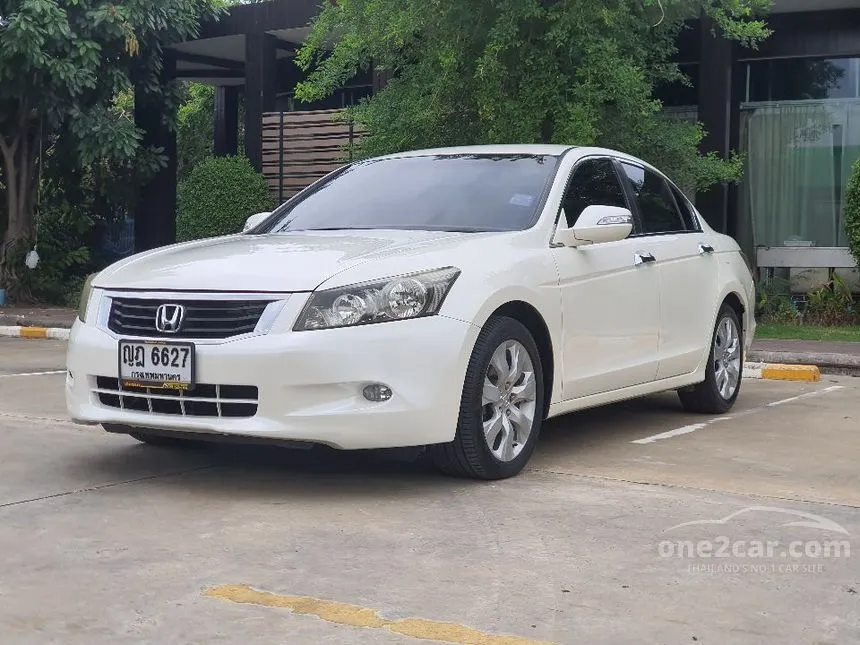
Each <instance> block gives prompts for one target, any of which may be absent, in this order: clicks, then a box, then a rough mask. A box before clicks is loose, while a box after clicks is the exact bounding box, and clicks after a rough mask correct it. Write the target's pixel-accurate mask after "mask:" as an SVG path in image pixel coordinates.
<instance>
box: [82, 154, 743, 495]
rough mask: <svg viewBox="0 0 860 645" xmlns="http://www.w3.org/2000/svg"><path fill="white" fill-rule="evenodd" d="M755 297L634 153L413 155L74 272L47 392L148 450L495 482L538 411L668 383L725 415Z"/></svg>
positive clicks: (735, 251)
mask: <svg viewBox="0 0 860 645" xmlns="http://www.w3.org/2000/svg"><path fill="white" fill-rule="evenodd" d="M753 303H754V288H753V280H752V276H751V274H750V268H749V266H748V264H747V261H746V259H745V257H744V256H743V254H742V252H741V250H740V248H739V247H738V245H737V244H736V243H735V241H734V240H733V239H731V238H730V237H727V236H725V235H721V234H719V233H717V232H715V231H714V230H712V229H711V228H710V227H709V226H708V224H707V222H706V221H705V220H704V219H703V218H702V216H701V215H700V213H699V212H698V211H697V210H696V208H695V207H694V206H693V204H692V203H691V202H690V200H689V199H687V197H685V196H684V194H683V193H682V191H680V190H679V189H678V187H677V186H676V185H675V184H674V183H673V182H672V181H671V180H670V179H669V178H667V177H666V176H665V175H664V174H663V173H661V172H660V171H659V170H658V169H656V168H654V167H652V166H651V165H649V164H648V163H645V162H643V161H642V160H640V159H637V158H634V157H632V156H629V155H626V154H623V153H621V152H616V151H613V150H606V149H600V148H581V147H568V146H545V145H525V146H477V147H462V148H451V149H438V150H423V151H413V152H408V153H402V154H395V155H391V156H385V157H380V158H374V159H369V160H363V161H359V162H356V163H352V164H349V165H346V166H344V167H342V168H340V169H338V170H336V171H334V172H333V173H331V174H329V175H327V176H326V177H324V178H322V179H320V180H319V181H317V182H316V183H314V184H313V185H311V186H309V187H308V188H306V189H305V190H303V191H302V192H300V193H299V194H297V195H296V196H295V197H293V198H292V199H290V200H289V201H287V202H285V203H284V204H282V205H281V206H280V207H279V208H277V209H276V210H275V211H274V212H271V213H260V214H257V215H254V216H252V217H251V218H250V219H249V220H248V222H247V224H246V227H245V230H244V231H243V232H242V233H239V234H235V235H229V236H226V237H219V238H213V239H205V240H198V241H194V242H190V243H184V244H177V245H172V246H167V247H164V248H160V249H156V250H153V251H149V252H146V253H141V254H138V255H134V256H132V257H130V258H127V259H124V260H121V261H119V262H117V263H116V264H114V265H112V266H110V267H108V268H107V269H105V270H104V271H102V272H101V273H98V274H97V275H95V276H93V277H92V278H91V279H90V280H89V281H88V283H87V286H86V288H85V290H84V293H83V296H82V299H81V306H80V312H79V316H78V319H77V320H76V322H75V324H74V327H73V329H72V332H71V339H70V342H69V349H68V374H67V379H66V386H65V387H66V400H67V404H68V410H69V413H70V416H71V417H72V418H73V419H74V420H75V421H76V422H79V423H84V424H101V425H102V426H103V427H104V428H105V429H106V430H107V431H109V432H112V433H124V434H129V435H131V436H133V437H135V438H136V439H138V440H140V441H143V442H148V443H157V444H165V443H173V444H177V443H182V442H185V441H199V440H221V441H223V440H226V441H235V442H258V441H270V442H274V443H277V444H284V445H294V446H297V447H298V446H301V447H307V446H313V445H326V446H330V447H333V448H337V449H343V450H356V449H376V448H394V447H418V448H421V449H424V452H425V454H427V455H429V457H430V458H431V459H432V460H433V461H434V462H435V463H436V464H437V465H438V466H439V468H440V469H441V470H443V471H444V472H447V473H449V474H452V475H457V476H465V477H472V478H477V479H501V478H506V477H511V476H514V475H516V474H517V473H519V472H520V471H521V470H522V469H523V467H524V465H525V464H526V463H527V462H528V461H529V458H530V457H531V455H532V453H533V452H534V450H535V446H536V445H537V443H538V440H539V437H540V433H541V427H542V425H543V423H544V422H545V421H546V420H547V419H549V418H551V417H557V416H559V415H563V414H567V413H570V412H573V411H576V410H582V409H584V408H590V407H594V406H599V405H604V404H608V403H612V402H615V401H621V400H624V399H631V398H634V397H641V396H644V395H648V394H651V393H655V392H661V391H672V390H674V391H677V393H678V396H679V397H680V402H681V404H683V408H685V409H686V410H688V411H692V412H696V413H704V414H721V413H725V412H726V411H728V410H729V409H730V408H732V406H733V405H734V403H735V401H736V399H737V397H738V394H739V392H740V389H741V383H742V380H741V376H742V365H743V359H744V355H745V352H746V351H747V350H748V348H749V345H750V342H751V340H752V337H753V335H754V331H755V321H754V318H753Z"/></svg>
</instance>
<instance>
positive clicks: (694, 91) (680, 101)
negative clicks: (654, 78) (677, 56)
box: [655, 63, 699, 107]
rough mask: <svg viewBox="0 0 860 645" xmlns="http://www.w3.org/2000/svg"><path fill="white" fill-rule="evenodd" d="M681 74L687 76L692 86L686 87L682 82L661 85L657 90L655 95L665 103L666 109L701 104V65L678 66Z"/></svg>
mask: <svg viewBox="0 0 860 645" xmlns="http://www.w3.org/2000/svg"><path fill="white" fill-rule="evenodd" d="M678 68H679V69H680V71H681V73H683V74H685V75H686V76H687V78H688V79H689V81H690V85H685V84H684V83H681V82H680V81H678V82H675V83H671V84H667V85H661V86H659V87H657V88H656V90H655V95H656V97H657V98H658V99H660V101H661V102H662V103H663V105H664V106H665V107H680V106H686V105H698V104H699V89H698V87H699V65H698V63H689V64H686V63H685V64H682V65H678Z"/></svg>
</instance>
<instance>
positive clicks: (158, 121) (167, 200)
mask: <svg viewBox="0 0 860 645" xmlns="http://www.w3.org/2000/svg"><path fill="white" fill-rule="evenodd" d="M175 75H176V61H175V59H174V58H173V57H172V56H171V55H169V54H165V57H164V68H163V71H162V77H161V82H162V84H164V85H166V84H167V83H169V82H170V81H172V80H173V78H174V77H175ZM166 110H167V106H166V105H165V103H164V102H163V101H162V100H159V99H158V98H157V97H153V95H152V94H150V93H149V92H147V91H146V89H145V88H144V87H142V86H140V85H138V86H136V87H135V91H134V122H135V124H136V125H137V126H138V127H139V128H140V129H141V130H143V132H144V135H143V141H142V145H143V146H144V147H149V146H152V147H159V148H162V149H163V154H164V155H165V156H166V157H167V163H166V165H165V167H164V168H162V169H161V170H159V171H158V172H157V173H156V174H155V176H153V177H152V179H151V180H150V181H149V183H148V184H147V185H146V186H142V187H141V189H140V193H139V196H138V199H137V204H136V205H135V208H134V250H135V252H140V251H147V250H149V249H154V248H158V247H160V246H165V245H167V244H172V243H173V242H175V241H176V130H172V129H170V128H168V127H167V126H166V125H164V120H163V117H164V112H165V111H166Z"/></svg>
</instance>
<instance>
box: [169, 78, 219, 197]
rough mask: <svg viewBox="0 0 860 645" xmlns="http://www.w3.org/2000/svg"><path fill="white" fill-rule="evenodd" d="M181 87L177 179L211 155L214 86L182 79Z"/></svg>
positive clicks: (182, 177) (177, 129)
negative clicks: (184, 82)
mask: <svg viewBox="0 0 860 645" xmlns="http://www.w3.org/2000/svg"><path fill="white" fill-rule="evenodd" d="M184 90H185V91H184V94H185V96H184V100H183V101H182V104H181V105H180V106H179V114H178V117H177V128H176V138H177V149H178V153H179V159H178V164H177V166H178V175H179V179H180V180H182V179H184V178H185V177H187V176H188V173H189V172H191V170H193V169H194V167H195V166H196V165H197V164H199V163H200V162H201V161H203V160H204V159H207V158H208V157H211V156H212V154H213V146H214V137H215V133H214V125H213V116H214V114H215V87H214V86H213V85H205V84H203V83H186V84H185V88H184Z"/></svg>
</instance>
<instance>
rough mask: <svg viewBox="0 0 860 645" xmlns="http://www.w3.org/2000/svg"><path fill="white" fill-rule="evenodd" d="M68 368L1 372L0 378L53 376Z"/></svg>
mask: <svg viewBox="0 0 860 645" xmlns="http://www.w3.org/2000/svg"><path fill="white" fill-rule="evenodd" d="M65 373H66V370H55V371H53V372H25V373H23V374H0V378H15V377H17V376H51V375H52V374H65Z"/></svg>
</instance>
